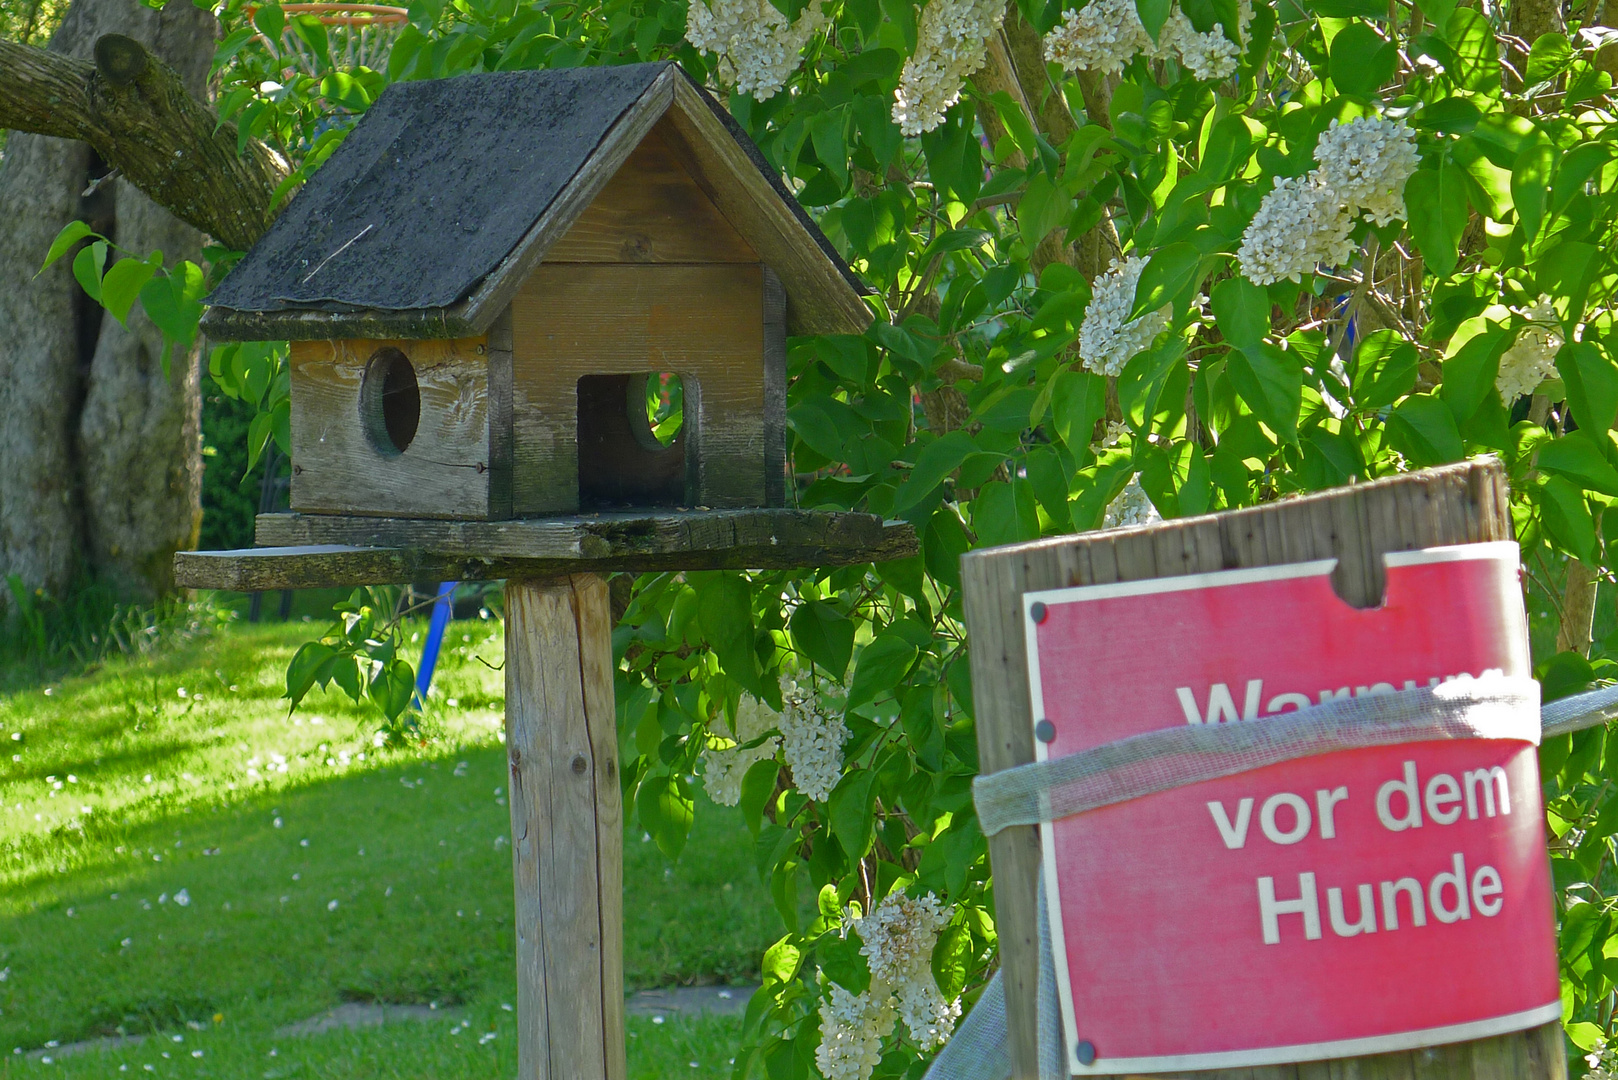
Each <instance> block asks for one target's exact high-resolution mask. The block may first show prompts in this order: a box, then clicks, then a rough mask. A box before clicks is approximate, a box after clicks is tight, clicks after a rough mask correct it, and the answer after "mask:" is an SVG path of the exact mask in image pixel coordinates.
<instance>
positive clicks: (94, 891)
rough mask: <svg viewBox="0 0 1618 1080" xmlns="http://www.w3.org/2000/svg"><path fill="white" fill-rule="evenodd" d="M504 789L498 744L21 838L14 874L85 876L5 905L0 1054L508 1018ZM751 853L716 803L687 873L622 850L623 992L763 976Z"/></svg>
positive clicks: (16, 890)
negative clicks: (133, 1037) (222, 1034)
mask: <svg viewBox="0 0 1618 1080" xmlns="http://www.w3.org/2000/svg"><path fill="white" fill-rule="evenodd" d="M143 753H145V751H143ZM150 753H153V754H157V753H159V752H158V751H150ZM58 767H59V766H58ZM505 783H506V766H505V756H504V751H503V749H502V748H501V747H500V746H498V745H494V744H490V745H486V746H480V747H476V748H469V749H462V750H460V751H459V752H457V753H455V754H453V755H452V756H448V757H437V758H413V759H409V760H390V761H387V762H385V763H382V764H375V763H373V764H372V765H371V766H369V767H359V768H354V769H350V770H347V771H342V772H339V771H337V770H332V771H329V772H326V773H323V774H322V775H321V776H319V777H318V778H315V779H312V780H310V781H308V782H305V783H302V784H299V785H297V786H294V787H291V788H283V789H281V790H279V791H276V792H273V793H270V794H267V795H258V794H254V793H248V792H243V793H240V794H239V795H236V794H232V795H231V796H229V798H231V799H235V800H238V801H231V802H223V801H193V802H191V803H189V804H182V803H181V801H180V799H179V798H178V797H176V798H175V802H174V805H173V806H172V807H171V808H168V809H166V810H163V811H160V812H159V813H157V814H152V813H143V814H142V818H143V821H144V823H142V824H138V825H132V826H126V825H124V824H123V823H122V822H120V821H117V820H113V819H112V816H111V815H97V814H93V813H92V814H91V815H88V817H87V818H86V819H85V820H84V821H83V822H82V823H81V824H82V831H72V832H65V831H64V830H57V831H55V832H53V833H51V834H49V835H48V836H45V837H39V838H35V839H32V840H28V839H24V840H21V841H19V842H17V843H16V844H14V845H13V846H12V848H11V851H10V852H9V855H10V857H11V858H13V859H15V860H26V862H32V861H34V860H35V858H36V857H37V858H38V860H39V862H40V863H42V864H44V863H48V864H50V865H56V864H58V863H61V864H64V865H65V864H67V863H69V862H71V863H73V864H75V865H73V866H72V867H71V868H70V869H67V870H66V871H63V872H54V873H53V872H49V871H48V870H44V871H41V872H36V873H27V874H25V875H23V876H13V877H12V881H13V882H15V885H14V886H12V887H8V888H7V890H6V894H5V896H4V897H3V898H0V971H4V972H5V975H4V976H3V981H0V1052H3V1051H4V1050H5V1048H6V1047H11V1046H21V1047H24V1048H32V1047H36V1046H42V1045H44V1044H45V1043H46V1041H47V1040H60V1041H62V1042H68V1041H72V1040H76V1039H83V1038H89V1037H95V1036H99V1035H110V1034H119V1033H131V1034H134V1033H145V1032H149V1031H160V1030H170V1029H174V1028H177V1027H180V1026H182V1025H184V1024H185V1023H187V1022H193V1023H206V1022H210V1021H211V1020H212V1018H213V1017H214V1016H215V1015H216V1014H223V1015H225V1016H227V1017H229V1018H230V1020H231V1022H232V1023H235V1024H241V1025H246V1026H247V1027H250V1028H252V1029H255V1030H267V1029H273V1028H274V1027H277V1026H279V1025H282V1024H286V1023H289V1022H292V1021H296V1020H301V1019H304V1018H306V1017H309V1016H312V1015H314V1014H316V1013H318V1012H320V1011H322V1010H324V1009H328V1008H331V1007H333V1006H335V1005H337V1004H339V1003H341V1002H342V1001H345V1000H349V1001H353V1000H359V1001H378V1002H390V1003H401V1004H431V1003H437V1004H439V1005H441V1006H447V1005H452V1004H456V1003H459V1002H463V1001H469V1000H473V999H478V998H485V997H490V996H499V997H502V998H503V999H504V1000H507V1001H510V1000H514V999H513V997H512V995H513V994H514V993H515V985H514V983H515V978H514V974H513V960H512V951H513V950H512V937H513V928H512V907H513V905H512V893H511V890H512V885H511V865H510V846H509V844H508V842H507V834H508V828H509V825H508V818H507V809H506V807H505V805H504V798H503V796H504V785H505ZM224 794H225V793H224V792H219V793H218V795H220V796H224ZM69 837H71V839H69ZM64 845H66V846H70V847H72V848H73V849H75V850H74V851H73V852H72V858H71V859H67V858H66V856H67V855H68V852H66V851H64V850H62V848H63V847H64ZM53 848H54V849H55V850H52V849H53ZM750 851H751V841H750V837H749V836H748V834H747V832H746V830H745V829H744V828H743V827H742V826H741V824H740V819H739V816H738V815H737V814H736V813H735V812H734V811H730V810H725V809H722V808H716V807H713V806H711V805H703V806H700V807H699V808H698V820H697V827H696V831H695V832H694V833H693V836H692V838H691V842H690V844H689V845H688V847H687V853H686V855H685V856H684V857H683V859H682V861H681V862H680V863H678V864H675V865H669V864H667V863H666V862H665V861H664V860H663V859H662V857H661V856H660V855H659V854H657V852H656V850H655V847H654V845H652V844H649V843H643V842H642V841H641V835H640V833H639V831H638V830H636V831H634V832H632V833H631V834H630V835H629V836H627V837H626V843H625V863H626V865H625V881H626V896H625V905H624V906H625V922H626V926H625V944H626V955H625V969H626V975H627V979H628V982H629V984H630V986H631V987H632V988H634V987H641V986H655V985H668V984H671V983H678V982H712V981H722V982H723V981H742V980H747V979H753V978H756V976H757V970H758V968H757V964H758V957H759V955H760V953H761V952H762V950H763V948H764V947H766V946H767V945H768V944H769V942H770V941H772V940H773V939H774V938H775V937H776V936H778V935H779V933H780V927H779V926H778V925H777V922H776V919H775V916H774V915H773V913H772V911H771V908H770V905H769V901H768V898H767V895H766V894H765V892H764V890H763V888H762V887H761V886H760V885H759V883H758V881H757V878H756V876H755V875H754V872H753V870H752V866H751V856H750ZM25 864H26V863H25ZM13 873H14V874H15V871H14V872H13Z"/></svg>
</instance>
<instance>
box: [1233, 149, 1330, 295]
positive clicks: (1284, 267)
mask: <svg viewBox="0 0 1618 1080" xmlns="http://www.w3.org/2000/svg"><path fill="white" fill-rule="evenodd" d="M1353 231H1354V218H1353V216H1352V215H1351V214H1349V213H1348V212H1347V210H1346V208H1345V207H1344V206H1343V204H1342V202H1341V201H1340V200H1339V199H1338V197H1337V194H1336V192H1334V191H1332V189H1331V188H1329V187H1327V186H1326V185H1325V184H1323V183H1321V181H1320V178H1319V177H1318V176H1317V175H1315V174H1314V173H1311V174H1310V175H1308V176H1278V177H1276V179H1275V187H1274V188H1273V189H1272V190H1271V191H1270V192H1269V194H1267V195H1265V196H1264V201H1263V202H1261V203H1260V204H1259V207H1258V213H1256V214H1254V215H1253V220H1252V223H1251V224H1249V225H1248V226H1247V231H1246V232H1245V233H1244V234H1242V243H1241V246H1240V247H1239V248H1237V249H1236V259H1237V262H1238V263H1240V265H1241V271H1242V276H1243V277H1245V278H1246V279H1247V280H1249V281H1251V282H1253V283H1254V284H1255V285H1269V284H1271V283H1273V282H1277V281H1280V280H1281V279H1282V278H1288V279H1290V280H1292V281H1297V280H1299V279H1300V278H1301V277H1302V276H1303V275H1304V274H1308V273H1311V272H1312V271H1313V270H1314V269H1315V267H1316V266H1318V265H1320V264H1321V263H1324V264H1326V265H1327V266H1341V265H1343V264H1344V263H1346V262H1348V260H1349V259H1350V258H1351V257H1352V255H1353V252H1354V245H1353V243H1352V242H1351V240H1350V239H1349V237H1350V235H1351V234H1352V233H1353Z"/></svg>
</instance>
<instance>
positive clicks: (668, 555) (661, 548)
mask: <svg viewBox="0 0 1618 1080" xmlns="http://www.w3.org/2000/svg"><path fill="white" fill-rule="evenodd" d="M258 542H259V544H260V545H263V546H260V547H257V548H245V549H242V550H238V551H182V552H180V553H179V554H177V555H176V556H175V557H174V574H175V581H176V583H177V584H179V585H181V586H182V587H185V588H191V589H236V590H241V591H246V592H252V591H261V590H269V589H310V588H332V587H346V586H351V585H366V584H385V583H389V582H409V581H498V580H501V579H509V578H521V577H533V578H540V577H555V576H558V575H563V574H570V573H583V572H593V573H607V572H613V571H631V572H637V573H639V572H649V571H662V570H722V569H734V570H768V569H782V568H790V567H798V566H847V565H851V564H855V563H864V562H882V561H886V560H888V559H903V558H907V557H909V556H911V555H914V554H916V550H917V549H916V533H915V530H914V529H913V528H912V527H911V526H910V524H909V523H908V522H903V521H883V520H882V519H881V518H879V517H877V516H875V515H874V514H848V513H834V512H830V511H822V510H787V509H754V510H706V511H705V510H687V511H679V510H666V511H656V512H622V513H611V514H605V513H604V514H586V515H570V516H566V517H555V518H520V519H516V520H511V521H433V520H422V519H413V518H374V517H351V516H341V515H334V514H262V515H260V516H259V518H258Z"/></svg>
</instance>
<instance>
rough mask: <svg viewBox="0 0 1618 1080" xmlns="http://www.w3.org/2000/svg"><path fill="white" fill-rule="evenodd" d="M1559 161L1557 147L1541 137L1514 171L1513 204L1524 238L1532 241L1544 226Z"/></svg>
mask: <svg viewBox="0 0 1618 1080" xmlns="http://www.w3.org/2000/svg"><path fill="white" fill-rule="evenodd" d="M1557 157H1558V154H1557V150H1556V147H1555V146H1554V145H1552V143H1551V141H1550V140H1549V139H1547V138H1543V137H1541V138H1539V139H1536V140H1534V141H1533V142H1531V143H1529V144H1528V145H1527V146H1525V147H1523V150H1522V152H1521V153H1520V154H1518V155H1517V160H1516V162H1515V163H1514V164H1513V165H1512V167H1511V201H1512V204H1513V205H1514V206H1516V208H1517V220H1518V221H1519V222H1520V223H1521V224H1522V229H1523V234H1524V235H1525V236H1527V237H1528V239H1529V240H1532V239H1533V238H1534V237H1535V236H1536V235H1537V234H1538V233H1539V226H1540V223H1541V222H1542V221H1543V220H1544V218H1545V204H1546V202H1547V200H1548V199H1549V198H1550V185H1551V179H1552V174H1553V173H1554V172H1555V169H1556V159H1557Z"/></svg>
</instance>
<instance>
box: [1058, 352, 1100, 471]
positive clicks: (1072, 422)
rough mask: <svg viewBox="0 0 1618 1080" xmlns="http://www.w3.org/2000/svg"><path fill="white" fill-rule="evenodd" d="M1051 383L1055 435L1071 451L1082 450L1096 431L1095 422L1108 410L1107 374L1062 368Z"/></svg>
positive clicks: (1087, 445) (1086, 446)
mask: <svg viewBox="0 0 1618 1080" xmlns="http://www.w3.org/2000/svg"><path fill="white" fill-rule="evenodd" d="M1051 383H1052V386H1051V418H1052V420H1053V422H1054V423H1055V425H1056V434H1057V437H1059V438H1060V439H1061V440H1062V442H1063V443H1065V444H1066V445H1067V447H1068V448H1069V449H1071V450H1072V451H1073V452H1074V453H1076V454H1077V453H1082V452H1084V451H1085V450H1086V449H1087V448H1088V447H1089V445H1090V438H1091V436H1092V435H1094V434H1095V426H1096V421H1097V420H1100V419H1101V418H1102V416H1104V415H1106V412H1107V377H1106V376H1105V375H1096V374H1093V373H1091V372H1088V371H1072V370H1063V371H1059V372H1057V373H1056V375H1055V377H1054V378H1052V379H1051Z"/></svg>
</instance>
